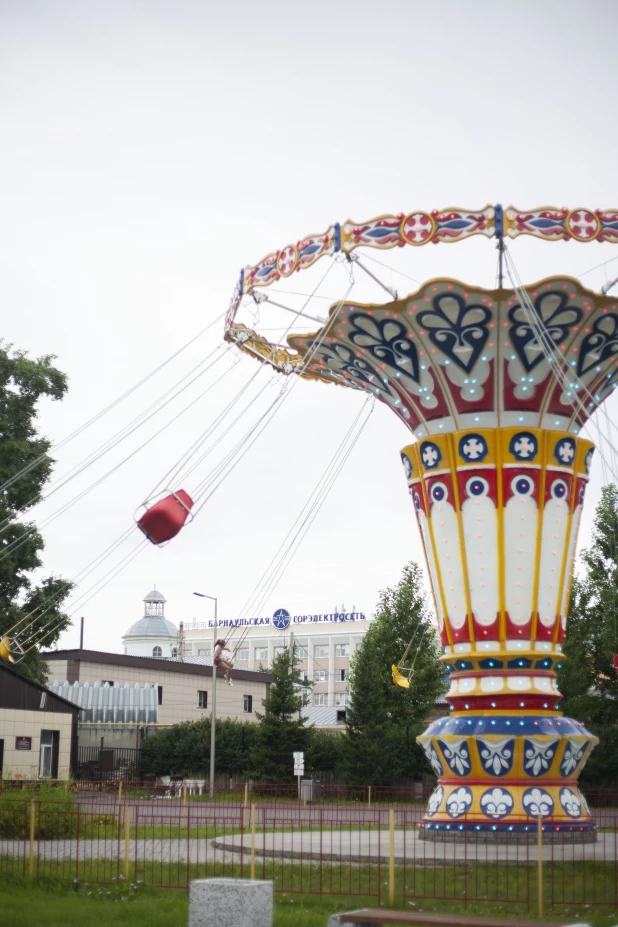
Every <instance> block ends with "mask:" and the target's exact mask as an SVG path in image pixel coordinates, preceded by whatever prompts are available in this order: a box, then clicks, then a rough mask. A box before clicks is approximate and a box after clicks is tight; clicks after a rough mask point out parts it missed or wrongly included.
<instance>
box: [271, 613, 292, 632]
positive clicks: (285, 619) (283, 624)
mask: <svg viewBox="0 0 618 927" xmlns="http://www.w3.org/2000/svg"><path fill="white" fill-rule="evenodd" d="M273 624H274V626H275V627H276V628H279V630H280V631H285V629H286V628H289V627H290V613H289V612H288V611H287V610H286V609H285V608H278V609H277V611H276V612H275V614H274V615H273Z"/></svg>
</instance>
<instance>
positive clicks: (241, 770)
mask: <svg viewBox="0 0 618 927" xmlns="http://www.w3.org/2000/svg"><path fill="white" fill-rule="evenodd" d="M256 730H257V726H256V725H255V724H253V723H252V722H250V721H236V720H235V719H233V718H217V721H216V734H215V738H216V741H215V742H216V750H215V774H217V775H222V774H224V773H226V774H230V775H234V776H241V775H246V773H247V769H248V766H249V752H250V750H251V747H252V745H253V743H254V741H255V733H256ZM141 771H142V773H143V774H144V775H152V776H170V775H172V776H173V775H199V776H203V777H204V778H206V779H207V778H208V775H209V772H210V717H205V718H201V719H200V720H199V721H185V722H182V723H181V724H173V725H171V726H170V727H168V728H165V729H164V730H162V731H159V732H158V733H157V734H154V735H153V736H152V737H148V738H147V740H145V741H144V743H143V744H142V750H141Z"/></svg>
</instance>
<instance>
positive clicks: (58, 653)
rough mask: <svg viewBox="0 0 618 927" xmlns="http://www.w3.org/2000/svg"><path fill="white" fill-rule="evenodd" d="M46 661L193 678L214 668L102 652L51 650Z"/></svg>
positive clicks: (256, 675)
mask: <svg viewBox="0 0 618 927" xmlns="http://www.w3.org/2000/svg"><path fill="white" fill-rule="evenodd" d="M43 658H44V659H45V660H48V661H51V662H53V661H54V660H76V661H77V662H82V663H106V664H108V665H110V664H115V665H116V666H131V667H133V669H151V670H158V671H159V672H162V671H163V672H166V673H190V674H191V675H192V676H212V666H205V665H204V664H200V663H180V662H179V661H175V660H167V659H159V658H157V657H138V656H135V655H134V654H125V653H105V652H104V651H101V650H79V649H76V650H50V651H49V653H44V654H43ZM234 672H242V678H243V679H244V680H245V681H246V682H262V683H269V682H272V676H271V675H270V673H260V672H257V671H256V670H245V669H243V670H236V669H235V670H234ZM217 676H218V677H219V678H222V677H223V670H219V672H218V673H217Z"/></svg>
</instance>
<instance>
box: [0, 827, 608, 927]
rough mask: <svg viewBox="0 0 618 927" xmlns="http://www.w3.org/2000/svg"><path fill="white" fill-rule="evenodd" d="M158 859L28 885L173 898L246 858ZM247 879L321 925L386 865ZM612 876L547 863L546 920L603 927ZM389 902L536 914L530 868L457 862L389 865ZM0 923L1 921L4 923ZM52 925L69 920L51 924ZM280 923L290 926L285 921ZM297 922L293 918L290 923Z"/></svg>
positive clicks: (68, 872) (378, 885) (311, 867)
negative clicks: (266, 885)
mask: <svg viewBox="0 0 618 927" xmlns="http://www.w3.org/2000/svg"><path fill="white" fill-rule="evenodd" d="M121 849H122V848H121ZM165 856H166V852H165V844H162V858H161V859H155V860H152V861H141V860H140V861H138V862H137V863H136V862H135V860H133V859H129V869H128V874H129V878H128V880H125V879H124V878H123V873H124V863H123V860H122V859H120V860H118V859H115V860H111V859H100V860H98V859H86V860H79V861H78V860H75V859H73V860H70V859H67V860H63V861H62V860H61V861H54V860H49V861H48V860H46V859H44V858H41V859H39V860H37V859H35V860H34V881H33V885H34V886H37V891H39V890H41V891H42V890H43V889H44V888H45V887H46V886H48V887H49V886H54V885H58V884H63V885H64V886H65V890H66V887H69V888H71V890H73V891H75V892H77V893H78V894H79V893H81V892H82V890H83V887H84V885H87V886H88V889H87V890H88V891H89V892H91V894H90V895H87V897H89V898H92V897H93V896H94V895H96V899H103V900H104V899H107V898H109V899H111V900H112V901H113V899H114V897H115V896H114V892H117V893H118V892H119V893H120V894H121V895H123V896H126V897H125V899H124V900H127V899H128V898H132V897H133V895H134V894H139V891H141V890H142V889H143V890H144V891H146V890H148V891H155V890H156V889H159V888H163V889H165V890H167V891H168V892H169V890H170V889H172V888H174V889H177V890H178V891H177V893H178V894H179V895H182V894H183V891H184V892H186V889H187V886H188V884H189V882H190V881H191V880H192V879H195V878H212V877H219V878H245V879H246V878H249V877H250V875H251V864H250V858H249V856H247V855H243V856H242V857H241V856H240V855H238V856H237V855H235V856H234V858H233V860H231V861H225V862H223V861H222V860H221V854H220V853H219V854H218V855H217V853H215V852H214V851H211V852H210V859H209V860H208V861H204V862H203V863H191V864H189V865H188V864H187V863H186V862H177V863H170V862H163V861H162V859H164V858H165ZM27 872H28V859H27V858H24V859H21V860H15V859H11V858H8V857H0V879H1V880H2V883H3V885H4V884H5V883H6V884H8V885H11V884H21V883H22V882H23V883H24V884H26V882H27V879H26V876H27ZM255 878H257V879H269V880H272V881H273V883H274V886H275V892H276V899H277V906H278V911H280V912H281V917H285V916H287V915H286V914H285V912H286V911H287V912H292V913H290V917H296V918H298V914H299V912H300V910H301V909H302V910H303V911H305V910H309V909H311V911H313V913H315V916H316V917H317V916H318V914H319V917H322V918H323V920H322V921H319V920H318V921H315V923H316V924H317V923H320V924H321V925H323V924H325V922H326V919H327V916H328V914H329V913H333V911H336V910H350V909H352V908H357V907H364V906H369V907H377V906H379V905H382V906H384V905H385V903H386V901H387V899H388V867H387V866H385V865H382V866H380V867H379V866H377V865H350V864H347V865H338V864H337V865H329V864H328V863H327V862H325V863H323V864H322V865H320V864H319V863H318V861H307V862H300V861H299V862H298V863H282V862H280V861H279V860H278V859H276V858H272V857H271V858H268V857H267V858H262V857H257V858H256V862H255ZM616 879H617V876H616V869H615V867H614V865H613V864H610V863H605V864H604V863H598V862H594V861H587V862H583V863H582V862H579V863H572V864H568V863H560V864H556V863H555V864H554V865H553V867H550V866H549V865H548V866H547V867H546V868H545V873H544V886H543V888H544V901H545V904H544V911H545V912H546V917H547V919H549V920H551V919H552V918H553V919H557V918H562V919H568V918H573V919H574V920H577V919H578V918H581V919H582V920H585V921H586V922H589V921H590V918H591V917H592V916H594V917H597V918H601V920H599V923H603V924H605V925H606V927H607V925H608V923H609V922H608V917H609V916H611V915H613V916H614V917H615V915H616V911H617V910H618V892H617V885H616ZM50 890H51V889H50ZM84 890H85V889H84ZM108 892H109V893H110V894H108ZM127 893H128V894H127ZM173 894H176V893H173ZM394 907H395V908H402V909H405V910H408V911H410V910H413V911H419V912H421V911H422V912H425V913H426V912H436V913H445V914H447V913H451V912H460V913H467V914H469V915H470V916H475V915H476V916H478V917H489V916H502V917H513V918H523V917H530V916H531V913H532V915H536V912H537V896H536V867H534V866H523V865H522V866H513V865H511V866H505V865H496V864H492V865H482V864H476V865H474V864H468V865H467V867H465V868H464V867H463V866H455V867H454V866H448V867H446V866H445V867H442V866H436V867H431V866H428V867H426V868H423V867H419V866H416V867H413V866H408V867H406V869H405V871H404V868H403V867H401V866H398V867H396V869H395V905H394ZM294 912H295V913H294ZM324 915H326V916H324ZM303 917H305V914H303ZM307 917H308V915H307ZM2 922H3V923H7V924H10V923H11V922H10V921H5V920H4V919H3V921H2ZM18 923H21V922H18ZM29 923H30V924H34V923H37V922H35V921H30V922H29ZM42 923H47V921H42ZM57 923H63V924H65V923H70V921H65V920H62V921H61V920H58V921H57ZM121 923H123V922H121ZM144 923H146V921H144ZM155 923H159V922H158V921H156V922H155ZM277 923H281V924H284V923H287V921H285V920H281V921H277ZM289 923H290V924H291V923H292V922H291V920H290V921H289ZM301 923H302V924H303V927H305V924H307V925H308V924H310V923H312V921H310V920H308V919H307V920H306V921H305V920H303V921H302V922H301ZM298 924H299V921H298V920H296V922H295V925H294V927H298Z"/></svg>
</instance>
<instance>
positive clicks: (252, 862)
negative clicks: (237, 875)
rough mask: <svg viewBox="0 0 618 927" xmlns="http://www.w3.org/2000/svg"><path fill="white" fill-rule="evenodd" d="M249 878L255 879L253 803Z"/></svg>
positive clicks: (252, 810)
mask: <svg viewBox="0 0 618 927" xmlns="http://www.w3.org/2000/svg"><path fill="white" fill-rule="evenodd" d="M251 878H252V879H255V805H254V804H252V805H251Z"/></svg>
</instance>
